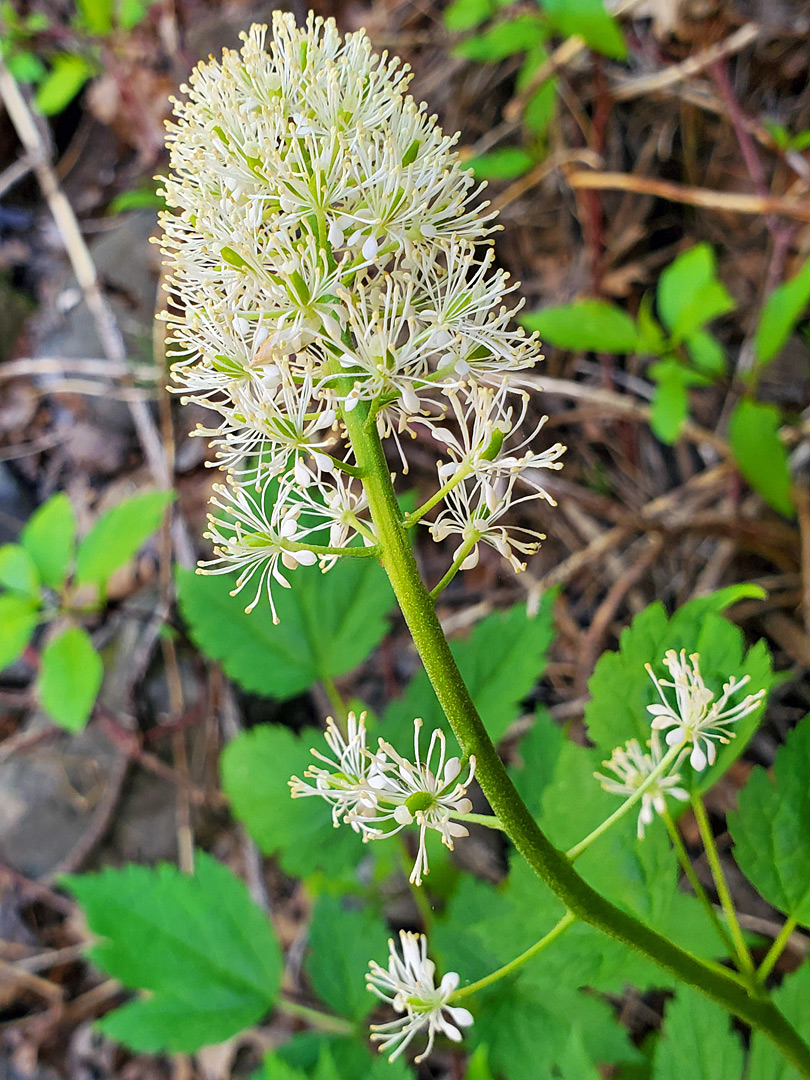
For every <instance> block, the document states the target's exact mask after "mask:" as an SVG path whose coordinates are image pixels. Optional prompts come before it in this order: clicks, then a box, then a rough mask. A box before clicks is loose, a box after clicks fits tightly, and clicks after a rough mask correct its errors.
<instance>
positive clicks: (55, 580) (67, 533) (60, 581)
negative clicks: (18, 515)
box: [20, 492, 76, 589]
mask: <svg viewBox="0 0 810 1080" xmlns="http://www.w3.org/2000/svg"><path fill="white" fill-rule="evenodd" d="M20 543H21V544H22V546H23V547H24V548H25V550H26V551H27V552H28V554H29V555H30V556H31V558H32V559H33V560H34V563H35V564H36V567H37V570H38V571H39V576H40V579H41V580H42V584H43V585H47V586H48V588H50V589H61V588H62V586H63V585H64V583H65V579H66V578H67V575H68V570H69V568H70V564H71V562H72V561H73V556H74V553H75V547H76V515H75V514H74V512H73V506H72V504H71V502H70V499H69V498H68V497H67V495H65V493H64V492H59V494H57V495H53V496H52V497H51V498H50V499H48V501H47V502H45V503H43V504H42V506H40V508H39V509H38V510H36V511H35V512H34V513H33V514H32V516H31V517H30V518H29V519H28V521H27V522H26V524H25V527H24V529H23V531H22V533H21V534H20Z"/></svg>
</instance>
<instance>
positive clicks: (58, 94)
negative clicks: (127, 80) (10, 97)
mask: <svg viewBox="0 0 810 1080" xmlns="http://www.w3.org/2000/svg"><path fill="white" fill-rule="evenodd" d="M94 70H95V69H94V68H93V66H92V65H91V64H89V63H88V61H87V60H85V59H84V57H83V56H74V55H73V54H71V53H58V54H57V55H56V56H55V57H54V58H53V61H52V63H51V70H50V71H49V72H48V74H47V75H46V76H45V78H44V79H43V80H42V82H41V83H40V84H39V86H38V88H37V92H36V95H35V96H34V101H35V103H36V107H37V109H39V111H40V112H41V113H42V115H43V116H56V114H57V113H60V112H61V111H62V110H63V109H64V108H65V107H66V106H67V105H69V104H70V102H71V101H72V100H73V99H74V98H75V96H76V95H77V94H78V92H79V91H80V90H81V88H82V87H83V86H84V84H85V83H86V82H87V80H88V79H90V78H92V76H93V74H94Z"/></svg>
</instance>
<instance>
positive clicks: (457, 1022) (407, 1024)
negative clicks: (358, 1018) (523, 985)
mask: <svg viewBox="0 0 810 1080" xmlns="http://www.w3.org/2000/svg"><path fill="white" fill-rule="evenodd" d="M399 940H400V946H401V953H402V955H400V953H399V952H398V951H397V948H396V945H395V944H394V941H393V938H392V939H391V940H390V941H389V942H388V949H389V954H390V955H389V958H388V969H387V970H386V969H385V968H382V967H380V965H379V964H377V963H375V961H373V960H372V961H371V963H370V964H369V967H370V968H371V971H370V972H369V973H368V975H366V981H367V983H368V988H369V990H371V991H372V993H374V994H376V995H377V997H379V998H381V999H382V1000H383V1001H385V1002H388V1003H389V1004H390V1005H392V1006H393V1008H394V1010H395V1011H396V1012H398V1013H403V1014H404V1015H402V1016H401V1017H398V1018H397V1019H396V1020H392V1021H391V1022H390V1023H388V1024H372V1026H371V1030H372V1036H371V1038H372V1039H373V1040H375V1041H377V1042H379V1044H380V1050H381V1051H385V1050H390V1049H391V1047H395V1049H394V1052H393V1053H392V1054H391V1055H390V1056H389V1058H388V1060H389V1061H393V1060H394V1059H395V1058H397V1057H399V1055H400V1054H401V1053H402V1051H403V1050H404V1049H405V1047H406V1046H407V1045H408V1044H409V1043H410V1042H411V1040H412V1039H413V1037H414V1036H415V1035H417V1034H418V1033H419V1032H420V1031H423V1030H424V1029H425V1028H427V1031H428V1043H427V1046H426V1048H425V1049H424V1050H423V1051H422V1053H421V1054H419V1055H418V1056H417V1057H416V1059H415V1060H416V1062H417V1063H418V1062H420V1061H422V1060H423V1059H424V1058H426V1057H427V1056H428V1054H429V1053H430V1051H431V1050H432V1049H433V1041H434V1039H435V1038H436V1034H437V1033H438V1032H441V1033H442V1034H443V1035H446V1036H447V1037H448V1038H450V1039H452V1040H453V1042H459V1041H460V1040H461V1032H460V1031H459V1028H462V1027H469V1025H470V1024H471V1023H472V1022H473V1018H472V1014H471V1013H470V1012H469V1011H468V1010H467V1009H464V1008H461V1007H460V1006H458V1005H455V1006H454V1005H450V1004H449V1001H450V999H451V997H452V996H453V993H454V992H455V990H456V988H457V987H458V981H459V977H458V975H457V974H456V972H455V971H449V972H448V973H447V974H446V975H445V976H444V978H443V979H442V980H441V982H440V983H439V985H438V986H436V980H435V975H436V965H435V964H434V963H433V961H432V960H430V959H428V955H427V938H426V937H425V935H424V934H412V933H409V932H407V931H405V930H400V932H399ZM445 1014H447V1015H445Z"/></svg>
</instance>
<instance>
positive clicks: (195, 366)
mask: <svg viewBox="0 0 810 1080" xmlns="http://www.w3.org/2000/svg"><path fill="white" fill-rule="evenodd" d="M243 40H244V44H243V47H242V49H241V52H239V53H237V52H234V51H226V52H225V53H224V54H223V57H222V60H221V62H216V61H214V60H211V61H210V62H208V63H203V64H200V65H199V66H198V67H197V68H196V69H195V70H194V72H193V74H192V75H191V78H190V80H189V85H188V86H186V87H183V92H184V94H185V95H186V97H185V100H183V101H176V102H175V103H174V109H175V117H176V120H175V122H173V123H171V124H170V125H169V133H168V137H167V142H168V146H169V149H170V155H171V173H170V176H169V177H168V178H167V179H166V180H165V190H164V195H165V198H166V202H167V204H168V206H169V207H170V208H171V210H170V211H167V212H165V213H164V214H163V215H162V224H163V229H164V236H163V239H162V249H163V253H164V255H165V256H166V258H167V260H168V263H169V269H170V278H169V286H168V287H169V290H170V295H171V300H170V310H169V312H168V313H167V315H166V319H167V321H168V323H169V327H170V340H171V354H172V356H173V357H174V358H175V359H174V366H173V375H174V378H175V380H176V382H177V384H178V387H179V389H180V390H181V391H182V393H183V394H184V400H187V401H194V402H198V403H200V404H202V405H204V406H205V407H207V408H209V409H212V410H214V411H215V412H216V413H218V414H219V416H220V418H221V422H220V423H219V426H217V427H212V428H201V429H200V431H199V434H202V435H205V436H208V437H209V438H210V439H211V440H212V441H213V444H214V446H215V447H216V451H217V454H218V464H220V465H221V466H222V467H223V468H225V469H227V470H228V472H229V482H228V484H227V485H226V486H223V487H221V488H220V489H219V498H218V500H217V503H216V505H217V506H218V507H219V509H220V510H222V511H223V514H222V516H220V517H213V518H212V519H211V521H212V524H211V528H210V532H209V534H208V535H209V536H210V538H211V539H213V541H214V545H215V551H216V555H217V558H216V559H215V560H214V561H213V562H212V563H210V564H209V565H208V572H210V573H226V572H229V571H232V570H237V571H238V572H239V577H238V580H237V587H236V590H235V591H239V590H240V589H242V588H243V587H245V586H247V584H248V583H249V582H253V583H254V586H256V589H255V594H254V600H253V602H254V603H255V598H256V597H258V595H259V594H260V593H261V592H262V591H263V590H264V589H265V588H266V589H267V592H268V595H269V594H270V584H271V582H272V581H275V582H276V583H277V584H279V585H282V586H284V585H287V584H288V581H287V578H286V577H285V574H284V571H285V570H287V571H291V570H294V569H295V568H296V567H297V566H299V565H301V564H303V563H314V562H316V561H317V562H319V563H320V564H321V566H322V568H323V569H328V568H329V567H330V566H331V565H333V563H334V561H335V559H336V558H337V557H338V556H340V555H341V554H343V553H345V552H346V551H347V550H353V551H354V553H355V554H356V553H357V552H358V545H360V550H361V551H362V546H363V545H366V546H367V547H370V548H373V547H374V545H375V543H376V540H375V535H374V529H373V526H372V524H371V521H370V518H369V514H368V510H367V505H366V502H365V498H364V495H363V492H362V486H361V482H360V479H359V477H358V475H357V473H358V469H357V466H356V463H355V462H354V461H353V456H352V452H351V447H350V445H349V443H348V439H347V433H346V429H345V426H344V423H343V419H344V417H345V416H346V414H347V413H349V412H351V411H352V410H354V409H356V408H358V407H361V413H360V414H361V415H363V417H364V418H365V420H366V422H367V424H370V425H374V424H376V428H377V431H378V432H379V434H380V435H381V436H382V437H384V438H385V437H389V436H390V437H392V438H393V439H394V440H395V441H396V443H397V445H398V446H399V453H400V457H401V458H402V461H403V468H405V469H407V462H406V459H405V456H404V453H403V450H402V446H401V443H400V437H401V436H402V435H403V434H406V433H407V434H409V435H416V434H417V433H418V430H419V429H420V428H421V429H422V430H424V429H425V428H427V429H429V430H430V431H432V433H433V435H434V436H435V438H436V440H437V441H438V442H439V444H440V445H441V446H442V447H443V448H444V450H445V451H446V460H444V461H443V462H441V463H440V465H439V475H438V483H439V485H440V487H439V491H440V496H439V498H437V499H435V500H432V501H431V509H432V507H433V506H435V505H437V504H438V502H439V501H440V500H443V501H444V503H445V506H444V509H443V510H442V511H441V512H440V513H439V515H438V517H436V518H435V520H434V521H433V522H432V524H431V530H432V535H433V536H434V538H435V539H436V540H442V539H444V538H445V537H447V536H449V535H451V534H457V535H458V536H459V538H460V542H461V544H460V546H463V547H464V552H463V558H464V560H465V562H466V565H471V564H472V563H473V562H474V561H475V559H476V557H477V549H478V544H479V543H481V542H483V543H486V544H490V545H491V546H493V547H494V548H496V549H497V550H498V551H499V552H501V553H502V554H503V555H504V556H505V557H506V558H507V559H508V560H509V561H510V562H511V563H512V564H513V565H514V566H515V567H516V568H520V567H521V566H522V563H521V562H520V560H519V557H518V555H517V554H516V552H518V553H520V554H521V555H525V554H528V553H531V552H532V551H534V550H535V549H536V547H537V543H538V541H539V540H540V539H542V536H541V534H539V533H535V532H531V533H530V535H529V536H528V537H527V538H524V539H523V540H516V539H514V536H513V534H512V532H511V531H510V530H508V529H507V528H506V527H505V526H504V525H503V524H502V519H503V517H504V514H505V513H506V511H507V509H508V508H509V506H510V505H514V504H515V502H518V501H522V500H523V499H526V498H531V499H535V498H545V499H549V496H548V495H547V493H546V492H545V491H544V490H543V488H542V486H541V485H540V484H539V483H538V482H537V479H536V472H535V471H536V470H537V469H544V468H552V469H554V468H559V467H560V463H559V461H558V459H559V457H560V455H561V454H562V452H563V450H564V448H563V447H562V446H560V445H559V444H557V445H555V446H553V447H551V448H550V449H546V450H544V451H541V452H535V451H532V450H531V449H530V448H529V442H530V440H531V439H532V438H533V437H534V436H535V435H536V434H537V432H538V430H539V427H540V426H541V425H536V426H535V429H534V430H533V431H532V433H531V435H530V436H529V437H528V438H527V437H525V436H523V435H521V434H519V433H518V431H517V428H518V427H519V425H520V423H521V422H522V421H523V420H524V418H525V415H526V396H525V394H524V392H523V391H521V390H520V389H519V388H518V387H517V386H514V385H511V383H510V376H511V374H512V373H514V372H517V371H520V370H522V369H526V368H529V367H531V366H532V365H533V364H534V363H535V362H536V361H537V360H538V359H539V353H538V343H537V341H536V340H535V339H534V338H533V337H526V336H525V335H524V334H523V332H522V331H521V330H514V329H511V328H510V320H511V317H512V315H513V314H514V310H515V309H511V310H510V309H509V308H508V307H507V306H506V305H505V303H504V301H505V299H506V297H507V296H508V294H509V293H510V292H512V290H513V288H514V286H513V285H510V284H509V282H508V275H507V274H506V273H504V272H503V271H501V270H497V269H494V268H493V266H492V261H493V253H492V250H491V247H488V246H486V247H485V248H484V249H483V254H480V253H479V247H477V245H480V244H481V242H482V241H485V240H486V237H487V236H488V235H489V233H491V232H492V230H493V226H492V224H491V215H490V216H487V215H486V214H485V213H484V212H483V211H484V207H485V206H486V204H485V203H484V204H482V203H480V202H479V201H478V195H479V191H480V188H476V187H475V185H474V182H473V179H472V177H471V174H470V172H469V171H465V170H463V169H462V168H461V167H460V164H459V161H458V157H457V154H456V153H455V151H454V150H453V144H454V142H455V139H454V138H451V137H448V136H446V135H444V134H443V133H442V131H441V129H440V128H439V127H438V126H437V124H436V118H435V117H433V116H430V115H428V114H427V112H426V111H425V107H424V106H423V105H417V104H416V103H415V102H414V100H413V99H412V98H411V97H410V96H408V95H407V94H406V89H407V86H408V82H409V78H410V77H409V75H408V71H407V67H403V66H401V65H400V63H399V61H398V60H397V59H395V58H394V59H391V58H388V57H387V56H386V55H385V54H383V55H382V56H378V55H376V54H375V53H374V52H372V49H371V46H370V43H369V41H368V39H367V38H366V37H365V35H364V34H363V33H362V32H360V33H356V34H349V35H347V36H346V37H345V38H342V37H341V36H340V35H339V34H338V32H337V30H336V27H335V24H334V22H333V21H332V20H329V21H326V22H324V21H323V20H322V19H320V18H316V17H315V16H313V15H310V17H309V19H308V21H307V24H306V26H305V27H303V28H297V27H296V25H295V21H294V18H293V16H292V15H290V14H282V13H280V12H274V14H273V22H272V27H271V28H270V31H269V33H268V31H267V27H263V26H254V27H253V28H252V29H251V31H250V32H249V33H248V34H246V35H244V36H243ZM512 402H514V404H512ZM360 414H358V415H360ZM526 470H530V472H531V474H532V476H533V477H534V478H533V479H532V481H531V483H530V484H529V485H528V493H524V494H523V495H522V496H521V498H520V499H518V498H516V494H515V483H516V479H517V476H518V475H519V474H520V473H524V472H525V471H526ZM549 501H551V500H550V499H549ZM419 516H420V518H421V515H419ZM270 603H271V605H272V597H271V598H270ZM273 613H274V617H275V609H273Z"/></svg>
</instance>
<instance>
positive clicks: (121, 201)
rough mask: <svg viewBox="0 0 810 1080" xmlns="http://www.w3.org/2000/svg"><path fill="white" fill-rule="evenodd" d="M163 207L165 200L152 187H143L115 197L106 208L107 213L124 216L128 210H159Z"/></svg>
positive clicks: (123, 192)
mask: <svg viewBox="0 0 810 1080" xmlns="http://www.w3.org/2000/svg"><path fill="white" fill-rule="evenodd" d="M165 206H166V200H165V199H164V198H163V196H162V195H159V194H158V193H157V191H155V189H154V188H153V187H147V186H143V187H139V188H133V189H132V190H131V191H122V192H121V194H120V195H116V196H115V198H114V199H113V200H112V202H111V203H110V205H109V206H108V207H107V213H108V214H110V215H113V214H125V213H126V212H127V211H128V210H154V209H158V210H161V209H163V208H164V207H165Z"/></svg>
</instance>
